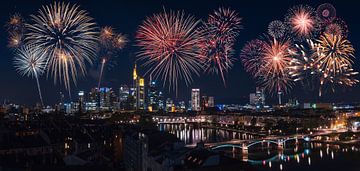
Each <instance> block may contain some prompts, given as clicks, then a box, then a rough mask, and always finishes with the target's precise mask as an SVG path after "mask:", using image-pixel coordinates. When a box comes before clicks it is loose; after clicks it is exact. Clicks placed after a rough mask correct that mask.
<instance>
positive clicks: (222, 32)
mask: <svg viewBox="0 0 360 171" xmlns="http://www.w3.org/2000/svg"><path fill="white" fill-rule="evenodd" d="M208 24H209V25H210V26H211V27H212V28H214V30H213V32H212V33H213V34H215V35H216V36H217V37H219V38H220V39H223V41H231V42H233V41H235V39H236V37H237V36H238V35H239V31H240V30H241V28H242V26H241V18H240V17H239V14H238V13H237V12H236V11H234V10H232V9H230V8H224V7H220V8H219V9H218V10H215V11H214V13H213V14H210V15H209V18H208Z"/></svg>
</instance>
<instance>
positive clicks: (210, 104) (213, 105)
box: [208, 96, 215, 107]
mask: <svg viewBox="0 0 360 171" xmlns="http://www.w3.org/2000/svg"><path fill="white" fill-rule="evenodd" d="M208 106H209V107H215V100H214V96H209V98H208Z"/></svg>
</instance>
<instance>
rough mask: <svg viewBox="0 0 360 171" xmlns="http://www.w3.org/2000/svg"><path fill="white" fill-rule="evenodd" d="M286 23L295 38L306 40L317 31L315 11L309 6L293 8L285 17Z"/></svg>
mask: <svg viewBox="0 0 360 171" xmlns="http://www.w3.org/2000/svg"><path fill="white" fill-rule="evenodd" d="M286 20H287V23H288V24H289V25H290V27H291V31H292V32H293V33H294V34H295V35H296V36H297V37H303V38H308V37H311V36H312V35H313V33H314V32H316V31H317V29H318V26H317V25H318V24H319V23H318V21H317V20H318V19H317V17H316V15H315V11H314V9H313V8H312V7H309V6H303V5H299V6H295V7H293V8H291V9H290V10H289V13H288V15H287V17H286Z"/></svg>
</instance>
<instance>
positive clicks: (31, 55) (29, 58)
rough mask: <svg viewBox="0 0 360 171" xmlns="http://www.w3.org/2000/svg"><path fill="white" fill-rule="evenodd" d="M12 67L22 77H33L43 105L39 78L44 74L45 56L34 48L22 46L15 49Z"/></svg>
mask: <svg viewBox="0 0 360 171" xmlns="http://www.w3.org/2000/svg"><path fill="white" fill-rule="evenodd" d="M14 65H15V68H16V70H17V71H18V73H19V74H21V75H22V76H27V77H33V78H35V79H36V83H37V87H38V91H39V96H40V100H41V104H42V105H44V103H43V98H42V95H41V89H40V83H39V77H40V76H41V75H42V74H43V73H44V71H45V68H46V57H45V55H44V54H43V53H42V52H41V51H39V50H38V49H36V47H34V46H28V45H24V46H22V47H20V48H19V49H17V51H16V57H15V58H14Z"/></svg>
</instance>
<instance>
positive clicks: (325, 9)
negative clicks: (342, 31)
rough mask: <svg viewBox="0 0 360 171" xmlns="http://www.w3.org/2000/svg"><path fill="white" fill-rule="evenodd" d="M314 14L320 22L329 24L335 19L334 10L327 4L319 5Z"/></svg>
mask: <svg viewBox="0 0 360 171" xmlns="http://www.w3.org/2000/svg"><path fill="white" fill-rule="evenodd" d="M316 13H317V16H318V17H319V18H320V19H321V21H322V22H331V21H332V20H333V19H334V18H335V17H336V9H335V8H334V6H333V5H331V4H329V3H325V4H321V5H319V6H318V8H317V9H316Z"/></svg>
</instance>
